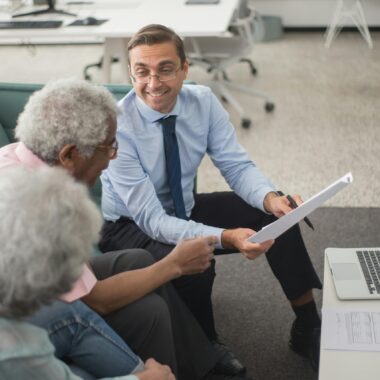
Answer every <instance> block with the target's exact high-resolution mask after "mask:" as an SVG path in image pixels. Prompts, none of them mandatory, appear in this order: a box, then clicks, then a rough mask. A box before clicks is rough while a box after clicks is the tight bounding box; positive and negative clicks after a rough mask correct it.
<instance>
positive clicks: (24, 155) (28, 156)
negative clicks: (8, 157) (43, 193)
mask: <svg viewBox="0 0 380 380" xmlns="http://www.w3.org/2000/svg"><path fill="white" fill-rule="evenodd" d="M15 153H16V155H17V157H18V158H19V160H20V162H22V163H23V164H27V165H28V166H29V167H34V168H37V167H40V166H44V165H46V163H44V162H43V161H42V160H41V159H40V158H38V157H37V156H36V155H35V154H34V153H33V152H32V151H31V150H30V149H28V148H27V147H26V146H25V144H24V143H23V142H20V143H19V144H18V145H17V147H16V150H15Z"/></svg>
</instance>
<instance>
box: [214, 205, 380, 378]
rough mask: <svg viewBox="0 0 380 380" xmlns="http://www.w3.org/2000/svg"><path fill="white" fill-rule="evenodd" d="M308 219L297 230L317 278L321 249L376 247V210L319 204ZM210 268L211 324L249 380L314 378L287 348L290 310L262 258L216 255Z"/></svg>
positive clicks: (379, 238) (379, 236)
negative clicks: (212, 273) (212, 278)
mask: <svg viewBox="0 0 380 380" xmlns="http://www.w3.org/2000/svg"><path fill="white" fill-rule="evenodd" d="M310 219H311V221H312V222H313V224H314V226H315V231H314V232H313V231H312V230H310V229H309V228H308V227H307V226H306V224H305V223H304V222H302V223H301V229H302V232H303V236H304V239H305V243H306V246H307V248H308V250H309V253H310V256H311V259H312V261H313V264H314V265H315V268H316V270H317V272H318V274H319V275H320V278H321V279H322V277H323V260H324V250H325V248H327V247H334V246H335V247H371V246H372V247H374V246H375V247H376V246H380V233H379V226H380V209H379V208H336V207H330V208H320V209H318V210H316V211H315V212H314V213H313V214H312V215H311V217H310ZM284 254H286V252H284ZM216 268H217V277H216V282H215V286H214V294H213V297H214V298H213V301H214V307H215V317H216V322H217V326H218V329H219V332H220V333H221V335H222V336H223V337H224V338H225V341H226V342H227V343H228V344H229V345H230V346H231V347H233V348H234V350H235V351H236V353H237V354H239V357H240V358H241V359H242V360H243V361H244V363H245V364H246V365H247V367H248V373H249V375H251V376H252V377H253V378H254V379H255V380H272V379H273V380H275V379H276V380H295V379H302V380H316V379H317V378H318V376H317V374H316V373H315V372H313V370H312V369H311V367H310V365H309V363H308V362H307V361H306V360H305V359H303V358H301V357H299V356H298V355H297V354H295V353H293V352H292V351H291V350H290V349H289V348H288V339H289V331H290V326H291V323H292V321H293V318H294V314H293V311H292V310H291V308H290V306H289V304H288V302H287V300H286V299H285V296H284V295H283V293H282V289H281V287H280V286H279V284H278V282H277V281H276V279H275V278H274V276H273V275H272V272H271V270H270V268H269V265H268V264H267V261H266V259H265V257H264V256H260V257H259V258H258V259H256V260H254V261H248V260H246V259H245V258H243V256H242V255H240V254H232V255H225V256H218V257H217V266H216ZM315 298H316V301H317V304H318V305H319V306H321V302H322V292H321V291H315Z"/></svg>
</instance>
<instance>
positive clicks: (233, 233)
mask: <svg viewBox="0 0 380 380" xmlns="http://www.w3.org/2000/svg"><path fill="white" fill-rule="evenodd" d="M254 233H255V231H254V230H252V229H250V228H235V229H229V230H224V231H223V233H222V245H223V248H232V249H237V250H238V251H239V252H241V253H242V254H243V255H244V256H245V257H246V258H247V259H249V260H254V259H256V258H257V257H259V256H260V255H261V254H263V253H265V252H267V251H268V249H269V248H270V247H271V246H272V245H273V243H274V240H268V241H265V242H263V243H252V242H250V241H248V238H249V237H250V236H252V234H254Z"/></svg>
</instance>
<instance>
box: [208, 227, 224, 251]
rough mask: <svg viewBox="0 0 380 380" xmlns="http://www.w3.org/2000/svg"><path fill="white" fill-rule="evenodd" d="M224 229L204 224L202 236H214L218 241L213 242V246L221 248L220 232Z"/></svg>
mask: <svg viewBox="0 0 380 380" xmlns="http://www.w3.org/2000/svg"><path fill="white" fill-rule="evenodd" d="M224 230H225V229H224V228H219V227H211V226H205V228H204V229H203V236H216V237H217V240H218V241H217V243H216V244H215V248H219V249H221V248H223V246H222V232H223V231H224Z"/></svg>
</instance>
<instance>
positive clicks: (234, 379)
mask: <svg viewBox="0 0 380 380" xmlns="http://www.w3.org/2000/svg"><path fill="white" fill-rule="evenodd" d="M202 380H253V379H252V378H251V377H245V376H244V375H232V376H231V375H223V374H221V373H215V372H213V371H211V372H210V373H208V374H207V375H206V376H205V377H204V378H203V379H202Z"/></svg>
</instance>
